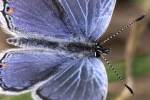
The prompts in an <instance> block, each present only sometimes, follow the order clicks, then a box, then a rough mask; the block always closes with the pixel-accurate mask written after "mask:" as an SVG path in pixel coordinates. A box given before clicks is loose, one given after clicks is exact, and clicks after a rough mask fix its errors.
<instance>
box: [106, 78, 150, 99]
mask: <svg viewBox="0 0 150 100" xmlns="http://www.w3.org/2000/svg"><path fill="white" fill-rule="evenodd" d="M122 88H123V84H122V83H120V82H115V83H111V84H109V93H110V94H109V95H116V94H119V93H120V92H121V90H122ZM134 92H135V95H134V96H132V97H131V99H128V100H150V76H145V77H142V78H139V79H137V80H135V90H134ZM109 98H110V97H108V100H113V99H109Z"/></svg>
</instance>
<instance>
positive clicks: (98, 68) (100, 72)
mask: <svg viewBox="0 0 150 100" xmlns="http://www.w3.org/2000/svg"><path fill="white" fill-rule="evenodd" d="M62 67H63V68H64V69H63V70H61V71H59V72H58V73H57V74H55V75H54V76H53V77H52V78H50V79H49V80H48V81H47V82H46V83H45V84H44V85H42V86H40V87H39V88H38V89H37V90H36V91H35V93H34V94H36V95H38V96H36V95H33V97H34V98H35V100H37V98H36V97H40V98H41V100H104V99H105V98H106V95H107V76H106V71H105V68H104V65H103V64H102V62H101V61H99V60H98V59H97V58H80V59H76V60H73V61H71V62H66V63H65V64H64V65H62Z"/></svg>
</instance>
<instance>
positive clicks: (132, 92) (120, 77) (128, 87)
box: [101, 55, 134, 95]
mask: <svg viewBox="0 0 150 100" xmlns="http://www.w3.org/2000/svg"><path fill="white" fill-rule="evenodd" d="M101 57H102V58H103V59H104V61H105V62H106V63H107V64H108V66H109V67H110V68H111V69H112V70H113V72H114V73H115V74H116V76H117V78H118V79H119V80H121V81H122V83H124V81H123V78H122V76H121V75H120V74H119V73H118V72H117V70H116V69H115V67H114V66H113V65H112V64H111V63H110V61H109V60H108V59H107V58H106V57H104V56H103V55H101ZM124 86H125V87H126V88H127V89H128V90H129V91H130V93H131V94H132V95H134V91H133V90H132V88H131V87H130V86H128V85H127V84H125V83H124Z"/></svg>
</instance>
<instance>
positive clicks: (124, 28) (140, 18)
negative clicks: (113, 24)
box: [101, 14, 146, 45]
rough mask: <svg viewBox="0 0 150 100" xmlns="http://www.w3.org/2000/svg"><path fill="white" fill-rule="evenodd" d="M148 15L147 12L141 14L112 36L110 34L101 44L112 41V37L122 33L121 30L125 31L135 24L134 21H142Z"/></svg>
mask: <svg viewBox="0 0 150 100" xmlns="http://www.w3.org/2000/svg"><path fill="white" fill-rule="evenodd" d="M145 16H146V14H143V15H141V16H140V17H138V18H137V19H135V20H134V21H132V22H130V23H129V24H128V25H126V26H124V27H122V28H121V29H120V30H119V31H118V32H116V33H114V34H112V35H111V36H109V37H108V38H106V39H105V40H104V41H103V42H101V45H103V44H105V43H106V42H108V41H110V40H111V39H112V38H114V37H116V36H117V35H118V34H120V33H121V32H123V31H124V30H126V29H128V28H130V26H131V25H133V24H134V23H136V22H138V21H141V20H142V19H144V18H145Z"/></svg>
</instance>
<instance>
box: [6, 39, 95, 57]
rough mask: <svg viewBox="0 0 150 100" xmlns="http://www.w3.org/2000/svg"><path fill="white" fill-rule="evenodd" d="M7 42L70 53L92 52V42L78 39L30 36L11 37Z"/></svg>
mask: <svg viewBox="0 0 150 100" xmlns="http://www.w3.org/2000/svg"><path fill="white" fill-rule="evenodd" d="M7 42H8V43H9V44H12V45H14V46H18V47H23V48H35V49H36V48H38V49H39V48H44V49H52V50H58V51H59V50H60V51H66V52H70V53H84V54H90V55H91V53H93V54H94V43H84V42H79V41H66V40H63V39H60V40H59V39H58V40H57V39H49V40H48V39H44V38H35V37H34V38H32V37H13V38H9V39H7Z"/></svg>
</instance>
